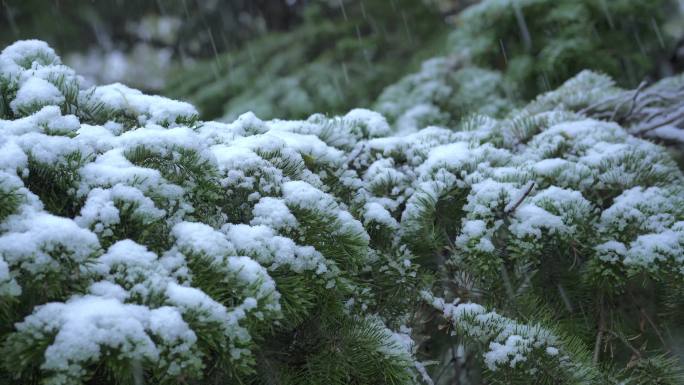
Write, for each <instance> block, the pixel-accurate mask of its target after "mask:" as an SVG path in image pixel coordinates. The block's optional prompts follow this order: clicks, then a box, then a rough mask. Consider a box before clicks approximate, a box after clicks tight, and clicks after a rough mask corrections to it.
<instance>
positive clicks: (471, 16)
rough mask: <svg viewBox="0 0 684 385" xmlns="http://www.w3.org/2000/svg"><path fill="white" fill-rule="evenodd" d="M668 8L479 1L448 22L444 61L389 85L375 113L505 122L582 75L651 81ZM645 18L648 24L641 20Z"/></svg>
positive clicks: (661, 0) (662, 52)
mask: <svg viewBox="0 0 684 385" xmlns="http://www.w3.org/2000/svg"><path fill="white" fill-rule="evenodd" d="M674 7H675V4H673V3H672V2H669V1H667V0H654V1H640V0H615V1H612V0H611V1H608V0H579V1H576V0H560V1H558V0H522V1H521V0H483V1H480V2H478V3H477V4H475V5H472V6H470V7H468V8H466V9H465V10H464V11H463V12H461V13H460V14H459V15H458V16H457V17H456V21H455V26H454V30H453V31H452V32H451V33H450V34H449V37H448V44H447V46H448V47H447V48H446V49H445V50H444V52H443V53H442V55H443V56H441V57H438V58H433V59H431V60H430V61H427V62H425V63H424V64H423V66H422V68H421V70H420V71H418V72H416V73H413V74H409V75H407V76H406V77H404V78H403V79H401V80H400V81H398V82H396V83H395V84H392V85H390V86H389V87H387V89H385V90H384V92H383V93H382V94H381V95H380V97H379V98H378V100H377V102H376V103H375V107H374V109H376V110H378V111H379V112H381V113H383V114H384V115H386V116H387V118H388V119H389V120H390V121H391V122H397V124H398V125H400V126H403V125H407V126H411V125H413V124H415V123H414V122H416V121H417V122H419V123H420V124H437V125H439V124H450V125H454V124H456V123H457V122H458V121H460V120H461V119H462V118H463V117H464V116H468V115H469V114H471V113H480V114H487V115H494V116H499V117H501V116H505V115H506V113H507V112H508V111H510V110H512V109H514V108H519V107H522V104H524V103H521V101H525V100H529V99H532V98H534V97H535V96H536V95H537V94H539V93H540V92H546V91H550V90H551V89H553V88H555V87H557V86H559V85H560V84H562V83H563V82H565V81H566V80H567V79H569V78H571V77H572V76H574V75H575V74H577V73H578V72H580V71H581V70H584V69H590V70H595V71H598V72H602V73H606V74H608V75H610V76H612V77H613V78H614V79H616V80H617V81H618V83H619V84H620V85H622V86H627V87H630V88H631V87H636V86H637V85H638V84H639V83H641V82H642V81H643V80H645V79H647V78H649V77H651V76H652V75H654V74H655V73H656V72H657V70H658V68H657V67H656V64H655V63H658V62H659V61H661V60H659V59H663V58H665V57H667V55H668V54H669V52H670V51H671V49H672V46H673V42H672V40H673V39H672V38H671V37H670V36H668V34H667V33H666V32H665V31H664V28H663V27H662V26H663V25H664V21H665V20H666V19H667V18H666V16H665V15H664V12H666V11H667V10H668V9H674ZM645 15H648V16H645Z"/></svg>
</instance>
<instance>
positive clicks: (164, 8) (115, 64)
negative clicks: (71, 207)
mask: <svg viewBox="0 0 684 385" xmlns="http://www.w3.org/2000/svg"><path fill="white" fill-rule="evenodd" d="M478 3H479V4H478ZM473 5H474V6H473ZM469 6H472V7H470V8H468V11H466V12H464V13H461V11H462V10H463V9H464V8H467V7H469ZM678 7H681V4H679V5H678V4H677V3H676V2H674V1H671V0H670V1H668V0H654V1H636V0H611V1H607V0H581V1H569V0H561V1H549V0H520V1H499V2H492V1H485V2H479V1H476V0H422V1H419V0H230V1H229V0H207V1H198V0H169V1H151V0H145V1H133V0H112V1H77V0H51V1H39V0H26V1H15V0H2V3H1V7H0V13H1V16H0V19H2V20H3V23H2V24H0V32H1V33H0V43H2V45H3V46H5V45H8V44H10V43H11V42H13V41H15V40H18V39H25V38H39V39H42V40H45V41H47V42H48V43H49V44H50V45H51V46H52V47H54V48H55V49H56V50H57V51H58V52H60V53H62V55H63V56H64V59H65V62H66V63H67V64H68V65H70V66H73V67H75V68H76V70H77V71H78V72H79V73H81V74H84V76H85V78H86V80H87V81H89V82H92V83H110V82H116V81H121V82H124V83H126V84H129V85H131V86H134V87H137V88H140V89H142V90H143V91H148V92H155V93H162V94H165V95H168V96H171V97H174V98H179V99H185V100H188V101H190V102H192V103H194V104H195V105H196V106H197V107H198V108H199V110H200V112H201V114H202V117H203V118H205V119H221V118H222V119H225V120H231V119H234V118H235V117H237V116H238V115H239V114H241V113H244V112H246V111H249V110H251V111H254V112H255V113H256V114H257V115H258V116H260V117H261V118H265V119H268V118H274V117H280V118H306V117H307V116H309V115H311V114H313V113H316V112H323V113H328V114H335V113H343V112H346V111H348V110H349V109H351V108H353V107H358V106H365V107H370V106H375V107H376V108H379V109H380V110H382V112H383V113H385V114H388V115H389V117H390V119H395V120H396V119H398V118H399V117H400V115H401V114H402V113H405V112H406V111H405V110H406V109H405V108H404V109H403V110H401V111H399V110H396V108H397V106H396V105H391V104H392V103H395V102H394V101H392V100H391V99H392V98H393V97H394V96H392V94H396V93H397V91H396V88H397V87H394V90H392V88H391V87H390V89H389V91H388V92H386V93H385V94H383V97H381V98H380V100H378V96H379V95H380V94H381V93H382V91H383V90H384V89H385V88H386V87H388V86H390V85H393V84H394V83H397V82H398V81H399V80H400V79H402V78H404V77H405V76H406V75H408V74H413V75H416V74H420V73H421V69H420V68H421V67H420V64H421V62H422V61H424V60H426V59H428V58H431V57H435V56H437V57H439V58H441V62H440V63H439V64H438V65H437V64H434V62H433V65H432V68H433V70H432V71H433V72H435V71H436V72H437V73H439V74H440V75H439V76H446V78H447V79H446V81H445V83H447V84H452V86H451V88H452V89H451V91H449V92H446V94H443V95H441V96H440V95H437V96H435V95H434V94H430V95H428V97H429V98H432V99H434V98H437V99H439V98H442V99H444V100H432V101H430V103H427V104H428V105H433V106H434V105H437V107H436V108H438V109H446V110H448V111H447V112H446V113H444V111H442V115H441V116H442V117H443V119H441V121H440V120H439V119H438V120H437V121H435V122H430V121H429V119H428V121H426V123H444V122H450V121H453V120H458V119H459V118H460V117H461V116H462V115H463V114H467V113H468V112H471V111H472V110H473V109H475V110H478V111H479V110H481V108H480V107H482V102H481V98H482V97H489V96H490V95H495V97H496V98H497V100H498V101H497V102H495V104H496V105H495V106H486V108H485V109H484V111H483V112H487V113H494V114H501V113H505V112H506V111H508V110H509V109H510V108H513V107H514V106H515V105H516V102H518V103H519V102H520V101H522V100H526V99H529V98H531V97H532V96H533V95H536V94H537V93H539V92H541V91H546V90H549V89H552V88H554V87H556V86H558V85H559V84H561V83H562V82H563V81H565V80H566V79H568V78H569V77H571V76H573V75H575V74H576V73H577V72H578V71H579V70H581V69H584V68H590V69H594V70H599V71H602V72H606V73H607V74H609V75H611V76H612V77H614V78H615V79H616V80H617V81H618V82H619V84H620V85H622V86H626V87H636V86H637V85H638V84H639V83H640V82H641V81H642V80H644V79H648V78H650V79H657V78H659V77H662V76H664V75H671V74H672V73H673V72H676V71H677V70H678V69H679V68H681V58H678V56H677V55H680V56H681V55H683V53H682V51H683V50H681V49H679V51H678V49H677V40H678V38H679V37H681V36H682V33H683V31H682V30H681V29H682V27H681V25H683V24H684V23H681V21H682V20H681V16H679V15H680V12H679V9H678ZM644 15H647V17H646V16H644ZM678 52H679V53H678ZM435 66H437V67H440V66H441V68H436V67H435ZM423 70H425V68H423ZM464 71H465V72H464ZM434 75H435V74H434V73H433V74H432V75H427V77H428V78H429V77H430V76H434ZM422 76H423V77H425V76H426V75H425V74H424V73H423V75H422ZM410 79H411V75H409V80H407V79H403V80H402V82H403V83H402V82H399V88H402V87H404V88H405V87H406V86H407V84H406V83H410V82H411V80H410ZM442 80H444V79H442ZM402 84H403V85H402ZM422 84H423V86H424V85H425V82H422ZM411 92H413V94H416V93H420V92H423V91H416V90H413V91H411ZM423 93H424V92H423ZM459 93H460V94H459ZM465 95H467V96H468V97H469V98H470V101H468V102H467V101H464V100H461V99H463V96H465ZM395 96H396V95H395ZM398 96H399V97H401V98H404V99H405V97H406V95H405V94H404V93H400V94H399V95H398ZM414 96H415V95H414ZM409 99H410V100H404V103H405V104H407V103H408V104H410V105H411V106H414V107H415V105H416V100H413V99H412V98H409ZM502 100H503V101H502ZM423 102H425V101H423ZM388 103H389V104H388ZM398 103H399V104H401V102H398ZM395 104H396V103H395ZM421 104H425V103H421ZM393 108H394V110H393ZM400 109H401V108H400ZM481 112H482V111H481ZM412 113H415V111H413V112H412Z"/></svg>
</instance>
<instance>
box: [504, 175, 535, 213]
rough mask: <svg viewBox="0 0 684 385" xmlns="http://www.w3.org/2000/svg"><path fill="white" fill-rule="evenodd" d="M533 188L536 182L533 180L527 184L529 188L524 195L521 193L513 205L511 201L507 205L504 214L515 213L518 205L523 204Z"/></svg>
mask: <svg viewBox="0 0 684 385" xmlns="http://www.w3.org/2000/svg"><path fill="white" fill-rule="evenodd" d="M533 188H534V182H533V181H531V182H529V183H528V184H527V189H526V190H525V192H524V193H523V194H522V195H520V197H518V199H517V200H516V201H515V202H512V203H513V204H512V205H511V204H510V203H509V204H508V205H506V208H505V209H504V214H505V215H510V214H511V213H513V212H514V211H515V210H516V209H517V208H518V206H520V205H521V204H522V202H523V201H524V200H525V198H527V196H528V195H530V193H531V192H532V189H533Z"/></svg>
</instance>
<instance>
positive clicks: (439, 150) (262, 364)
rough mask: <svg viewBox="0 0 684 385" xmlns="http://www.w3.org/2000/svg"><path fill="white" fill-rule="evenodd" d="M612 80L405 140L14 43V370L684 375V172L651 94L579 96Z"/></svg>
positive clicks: (6, 144)
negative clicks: (657, 132) (107, 77)
mask: <svg viewBox="0 0 684 385" xmlns="http://www.w3.org/2000/svg"><path fill="white" fill-rule="evenodd" d="M601 81H609V78H607V77H606V76H605V75H600V74H596V73H592V72H582V73H580V74H578V75H577V76H576V77H574V78H573V79H571V80H569V81H568V82H566V83H565V84H564V85H563V86H561V87H560V88H559V89H558V90H556V91H551V92H548V93H545V94H542V95H540V96H539V97H538V98H537V99H536V100H535V101H533V102H532V103H530V104H528V105H526V106H524V107H522V108H520V109H518V110H516V111H514V112H512V113H510V114H509V116H508V117H506V118H504V119H496V118H494V117H489V116H486V115H474V116H470V117H468V118H466V119H463V120H461V121H460V122H459V123H458V124H454V125H450V126H443V127H437V126H428V127H426V126H425V125H422V124H420V123H418V122H417V123H415V124H413V125H406V126H404V127H402V131H403V134H404V135H401V136H400V135H396V130H397V129H398V128H397V127H396V126H394V127H393V126H391V125H390V124H388V122H387V120H386V119H385V117H383V116H382V115H381V114H379V113H377V112H373V111H370V110H365V109H354V110H351V111H349V112H348V113H346V114H345V115H341V116H335V117H327V116H324V115H321V114H315V115H312V116H310V117H309V118H307V119H306V120H271V121H264V120H261V119H259V118H258V117H256V116H255V115H254V114H251V113H246V114H243V115H241V116H240V117H239V118H237V119H236V120H235V121H233V122H231V123H221V122H207V121H201V120H199V119H198V113H197V110H196V109H195V108H194V107H193V106H192V105H190V104H187V103H184V102H179V101H174V100H170V99H167V98H163V97H160V96H153V95H145V94H143V93H141V92H140V91H137V90H135V89H131V88H129V87H126V86H125V85H122V84H111V85H105V86H95V87H90V88H86V87H84V86H83V85H82V81H81V79H80V78H79V76H78V75H77V74H76V73H74V71H73V70H71V69H70V68H68V67H66V66H64V65H62V64H61V61H60V58H59V57H58V56H57V55H56V54H55V52H54V51H53V50H52V49H51V48H50V47H48V46H47V45H46V44H45V43H42V42H40V41H35V40H34V41H19V42H16V43H14V44H12V45H10V46H9V47H7V48H5V49H4V50H3V51H2V53H0V154H2V155H0V352H2V354H1V355H0V383H8V384H9V383H22V384H49V385H57V384H148V383H149V384H178V383H181V384H221V383H231V382H235V383H245V384H393V385H396V384H442V383H444V382H445V381H446V380H450V381H451V382H455V381H458V382H459V383H461V384H470V383H490V384H531V383H532V384H654V383H657V384H677V383H681V381H682V378H681V369H680V368H681V364H680V363H678V362H677V361H676V358H675V357H673V356H672V355H670V353H669V352H670V346H669V344H670V343H671V342H670V341H669V339H668V336H667V333H666V329H667V328H676V327H677V326H678V325H677V319H678V318H677V317H679V315H680V314H681V310H682V306H683V304H682V302H681V298H680V297H681V293H682V292H684V288H683V286H682V285H683V284H684V280H683V279H682V277H683V274H684V187H683V186H684V183H683V182H684V176H683V175H682V172H681V171H680V170H679V169H678V167H677V166H676V164H675V162H674V161H673V160H672V158H671V157H670V156H669V154H668V153H667V152H666V151H665V150H664V149H663V148H662V147H660V146H659V145H657V144H654V143H652V142H649V141H647V140H646V139H644V138H640V137H639V132H640V131H638V127H643V125H648V124H652V122H653V120H652V119H651V118H649V117H651V116H653V115H652V112H653V109H649V108H644V109H640V110H639V111H640V112H639V113H634V111H630V110H627V112H630V113H628V114H627V113H623V109H624V108H625V107H621V105H620V103H618V104H616V106H617V107H616V108H618V109H617V111H618V112H617V113H616V114H612V115H610V116H608V117H606V113H605V111H606V110H605V109H604V108H603V107H601V106H603V105H604V104H603V102H606V103H608V102H610V103H615V102H613V101H611V100H613V98H612V96H614V95H615V93H617V94H620V92H621V91H620V90H607V91H605V90H604V91H605V93H604V94H602V93H600V92H599V91H596V92H594V93H591V92H590V93H586V94H582V95H581V97H579V98H578V97H577V94H576V93H574V92H569V91H568V90H570V89H572V88H573V87H580V88H582V89H592V85H595V84H597V83H598V82H601ZM599 88H601V87H599ZM611 92H615V93H611ZM625 92H627V91H625ZM677 103H681V102H678V101H676V100H671V101H670V102H668V103H661V104H659V105H658V106H657V107H655V108H656V109H657V108H660V109H672V110H674V111H678V109H676V108H675V107H676V106H677ZM597 106H599V107H600V108H599V107H597ZM664 122H665V123H667V122H666V121H664ZM665 123H664V124H665ZM670 123H671V122H670ZM668 124H669V123H668ZM663 126H664V125H663ZM635 127H637V128H635ZM660 127H662V126H660ZM635 130H636V131H635ZM679 327H681V326H680V325H679Z"/></svg>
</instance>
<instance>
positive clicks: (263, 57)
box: [166, 0, 446, 121]
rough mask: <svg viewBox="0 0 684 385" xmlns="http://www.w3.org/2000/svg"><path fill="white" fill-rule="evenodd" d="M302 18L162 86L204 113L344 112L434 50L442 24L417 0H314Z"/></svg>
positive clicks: (368, 98) (273, 115)
mask: <svg viewBox="0 0 684 385" xmlns="http://www.w3.org/2000/svg"><path fill="white" fill-rule="evenodd" d="M319 3H320V4H319ZM328 3H330V4H328ZM302 18H303V20H302V22H301V23H300V24H298V25H297V26H296V27H295V28H293V29H292V30H291V31H288V32H273V33H270V34H267V35H264V36H263V38H259V39H254V40H252V41H249V42H248V43H246V44H245V46H244V47H242V48H240V49H239V50H233V51H228V52H227V53H225V54H221V55H219V56H217V57H216V58H213V59H210V60H205V61H203V62H201V63H195V64H193V65H191V66H190V67H188V68H186V69H181V70H179V71H178V73H177V74H176V75H175V76H172V77H171V80H170V81H169V84H168V86H167V90H166V94H168V95H169V96H171V97H177V98H186V99H187V100H188V101H190V102H192V103H193V104H195V105H196V106H197V107H198V108H199V110H200V112H201V114H202V117H203V118H207V119H208V118H221V117H223V119H224V120H228V121H230V120H234V119H235V118H237V117H238V116H239V115H240V114H242V113H244V112H247V111H253V112H254V113H255V114H256V115H258V116H260V117H262V118H268V119H272V118H289V119H302V118H306V117H307V116H309V115H311V114H313V113H316V112H322V113H328V114H338V113H343V112H345V111H348V110H349V109H350V108H353V107H356V106H368V105H370V104H371V103H372V102H373V100H374V99H375V97H376V96H377V95H378V94H379V93H380V92H381V91H382V89H383V88H384V87H385V86H386V85H387V84H388V83H389V82H391V81H393V80H394V79H397V78H399V77H401V76H403V75H404V74H406V73H407V72H409V71H410V70H413V69H414V67H415V65H416V64H417V63H419V61H420V60H423V59H425V58H426V57H429V56H430V55H432V54H433V52H434V51H435V50H436V49H437V48H436V47H438V45H439V44H441V43H443V42H444V36H445V32H446V28H445V27H444V26H443V25H442V24H443V23H441V22H440V21H439V17H438V15H437V14H436V12H435V10H434V9H433V8H432V7H429V6H428V5H426V4H424V2H423V1H414V0H392V1H389V2H388V1H385V0H365V1H339V2H323V1H321V2H312V4H310V5H309V6H307V7H306V8H305V9H304V14H303V16H302Z"/></svg>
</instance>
